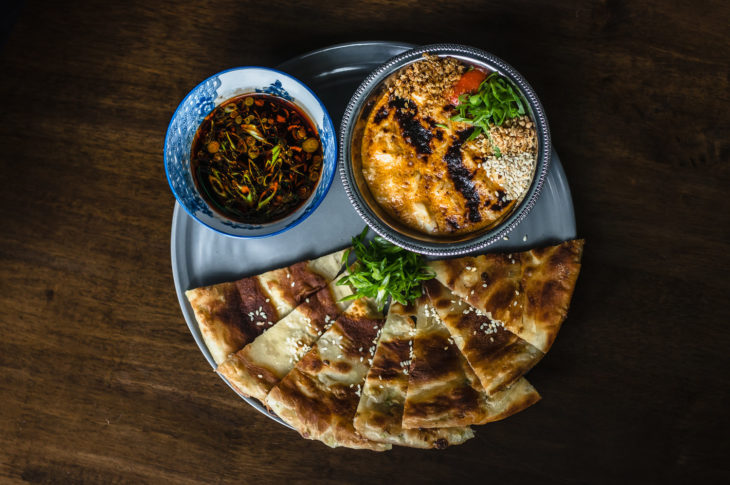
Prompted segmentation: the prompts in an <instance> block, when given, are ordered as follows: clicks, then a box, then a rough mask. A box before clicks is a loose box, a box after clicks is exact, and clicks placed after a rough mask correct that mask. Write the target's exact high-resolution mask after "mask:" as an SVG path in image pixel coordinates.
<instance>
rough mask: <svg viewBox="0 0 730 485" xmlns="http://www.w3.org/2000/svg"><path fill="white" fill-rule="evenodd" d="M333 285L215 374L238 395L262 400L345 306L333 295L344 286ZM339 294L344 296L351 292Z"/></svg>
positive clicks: (223, 364) (281, 321)
mask: <svg viewBox="0 0 730 485" xmlns="http://www.w3.org/2000/svg"><path fill="white" fill-rule="evenodd" d="M333 285H334V283H331V284H330V285H327V286H325V287H324V288H322V289H321V290H319V291H318V292H316V293H314V294H313V295H311V296H309V297H307V298H305V300H304V302H303V303H302V304H300V305H299V306H297V307H296V308H295V309H294V310H293V311H292V312H291V313H290V314H289V315H287V316H286V317H284V318H283V319H281V320H279V321H278V322H277V323H276V324H274V326H273V327H271V328H270V329H269V330H268V331H267V332H266V333H265V334H263V335H261V336H260V337H259V338H257V339H256V340H254V341H253V342H250V343H249V344H248V345H246V346H245V347H244V348H242V349H241V350H239V351H238V352H236V353H235V354H231V355H230V356H229V357H228V359H226V360H225V361H224V362H222V363H221V364H220V365H219V366H218V368H217V369H216V371H217V372H218V373H219V374H221V375H223V376H224V377H225V378H226V379H227V380H228V382H229V383H230V384H231V385H232V386H233V387H234V388H235V389H236V390H237V391H238V392H239V393H241V394H243V395H244V396H251V397H255V398H256V399H258V400H260V401H263V400H264V399H265V398H266V395H267V394H268V393H269V391H270V390H271V388H272V387H274V386H275V385H276V384H277V383H278V382H279V381H280V380H281V379H282V378H284V376H285V375H286V374H287V373H288V372H289V371H291V369H292V368H293V367H294V365H296V363H297V362H298V360H299V357H301V356H302V355H303V354H304V353H306V352H307V351H308V350H309V348H310V347H311V345H312V344H313V343H314V342H315V341H316V340H317V339H318V338H319V335H321V334H322V333H323V332H324V331H325V330H327V329H328V328H329V327H330V325H331V324H332V323H334V321H335V319H336V318H337V316H338V315H339V314H340V313H341V311H342V309H344V308H346V307H347V304H346V303H338V302H337V299H338V298H337V296H336V295H334V294H333V291H334V290H340V289H342V288H346V287H341V286H333ZM342 294H343V295H344V296H347V295H348V294H350V292H349V291H347V292H342ZM282 360H283V361H282Z"/></svg>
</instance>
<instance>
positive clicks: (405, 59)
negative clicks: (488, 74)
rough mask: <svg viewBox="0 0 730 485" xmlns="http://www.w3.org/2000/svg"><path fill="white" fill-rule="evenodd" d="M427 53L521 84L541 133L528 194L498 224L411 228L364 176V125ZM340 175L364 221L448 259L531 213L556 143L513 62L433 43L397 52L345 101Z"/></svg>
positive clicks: (421, 250) (408, 245) (496, 237)
mask: <svg viewBox="0 0 730 485" xmlns="http://www.w3.org/2000/svg"><path fill="white" fill-rule="evenodd" d="M425 53H428V54H432V55H437V56H439V57H453V58H456V59H459V60H462V61H465V62H467V63H469V64H473V65H476V66H481V67H483V68H486V69H487V70H489V71H495V72H498V73H500V74H501V75H502V76H504V77H506V78H508V79H509V80H510V81H512V83H513V84H514V85H515V86H516V87H517V88H519V90H520V91H521V93H522V95H523V96H524V98H525V99H526V100H527V103H528V105H529V109H528V111H529V114H530V116H531V117H532V119H533V121H534V123H535V127H536V131H537V137H538V153H537V160H536V162H535V172H534V174H533V177H532V183H531V184H530V187H529V189H528V190H527V193H526V194H525V196H524V197H523V198H522V201H521V202H520V203H519V204H517V205H516V206H515V207H514V209H513V210H512V212H511V213H509V214H508V215H507V216H506V217H504V218H503V219H502V221H501V222H499V223H498V224H497V225H495V226H492V227H487V228H485V229H482V230H479V231H475V232H472V233H468V234H463V235H458V236H445V237H444V236H430V235H428V234H424V233H421V232H418V231H416V230H414V229H411V228H409V227H407V226H405V225H404V224H402V223H401V222H399V221H398V220H396V219H394V218H393V217H391V216H390V215H389V214H388V213H387V212H386V211H385V210H383V209H382V208H381V207H380V206H379V205H378V204H377V202H376V201H375V199H374V197H373V196H372V194H371V193H370V190H369V188H368V185H367V183H366V181H365V178H364V177H363V175H362V160H361V158H360V146H361V144H362V134H363V131H364V127H365V123H366V121H367V119H368V115H369V114H370V112H371V110H372V107H373V106H374V104H375V101H376V100H377V99H378V97H379V96H380V95H381V94H382V93H383V91H384V90H386V89H387V88H388V87H389V85H390V84H391V83H392V81H393V80H394V79H395V78H396V76H395V75H396V74H397V73H399V72H400V71H401V70H402V69H404V68H406V67H407V66H408V65H410V64H412V63H414V62H416V61H418V60H420V59H421V58H422V56H423V54H425ZM339 142H340V150H339V152H340V176H341V177H342V183H343V184H344V186H345V192H346V193H347V196H348V198H349V199H350V202H352V205H353V206H354V207H355V210H356V211H357V213H358V214H359V215H360V217H362V218H363V220H364V221H365V223H366V224H367V225H368V226H370V228H372V229H373V230H374V231H375V232H376V233H378V234H379V235H381V236H382V237H384V238H385V239H387V240H388V241H390V242H392V243H393V244H396V245H398V246H401V247H403V248H405V249H408V250H410V251H414V252H417V253H421V254H427V255H430V256H438V257H448V256H457V255H462V254H467V253H472V252H475V251H478V250H480V249H483V248H485V247H487V246H489V245H490V244H493V243H494V242H496V241H499V240H500V239H502V238H503V237H505V236H506V235H507V234H508V233H509V232H510V231H512V230H513V229H514V228H515V227H516V226H517V225H518V224H519V223H520V222H521V221H522V220H523V219H524V218H525V216H526V215H527V214H528V213H529V212H530V210H531V209H532V207H533V206H534V205H535V202H537V199H538V198H539V196H540V190H541V189H542V185H543V182H544V181H545V176H546V175H547V172H548V168H549V166H550V156H551V152H552V146H551V143H550V129H549V127H548V122H547V118H546V117H545V112H544V110H543V108H542V104H540V101H539V100H538V98H537V95H536V94H535V91H534V90H533V89H532V87H531V86H530V85H529V84H528V83H527V81H526V80H525V78H523V77H522V75H521V74H520V73H518V72H517V71H516V70H515V69H514V68H513V67H512V66H510V65H509V64H507V63H506V62H504V61H503V60H502V59H500V58H498V57H496V56H494V55H492V54H489V53H488V52H485V51H483V50H480V49H476V48H474V47H468V46H463V45H458V44H434V45H427V46H423V47H418V48H416V49H412V50H409V51H406V52H404V53H403V54H400V55H397V56H395V57H393V58H392V59H390V60H389V61H387V62H386V63H385V64H382V65H381V66H380V67H378V68H377V69H375V70H374V71H373V72H372V73H371V74H370V75H369V76H368V77H367V78H366V79H365V80H364V81H363V82H362V83H361V84H360V86H359V87H358V88H357V91H355V94H354V95H353V96H352V98H351V99H350V102H349V103H348V105H347V108H346V110H345V114H344V115H343V117H342V125H341V127H340V140H339Z"/></svg>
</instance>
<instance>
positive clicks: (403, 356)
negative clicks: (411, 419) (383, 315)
mask: <svg viewBox="0 0 730 485" xmlns="http://www.w3.org/2000/svg"><path fill="white" fill-rule="evenodd" d="M410 316H411V313H410V312H409V311H408V310H407V309H406V308H405V307H404V306H403V305H400V304H399V303H392V304H391V305H390V311H389V312H388V318H387V320H386V322H385V326H384V327H383V332H382V335H381V337H380V340H379V342H378V346H377V349H376V351H375V356H374V357H373V365H372V366H371V367H370V370H369V371H368V375H367V378H366V380H365V385H364V387H363V391H362V396H361V397H360V403H359V404H358V408H357V413H356V414H355V419H354V422H353V425H354V426H355V429H356V430H357V431H359V432H360V434H362V435H363V436H365V437H366V438H369V439H371V440H373V441H380V442H385V443H392V444H394V445H401V446H410V447H415V448H438V449H442V448H445V447H447V446H449V445H453V444H460V443H463V442H464V441H466V440H468V439H469V438H472V437H473V436H474V433H473V431H472V430H471V429H470V428H468V427H461V428H431V429H422V428H415V429H403V427H402V425H401V423H402V420H403V405H404V403H405V399H406V390H407V388H408V368H409V364H410V346H411V342H412V339H413V334H415V328H414V327H415V325H414V324H413V322H412V321H411V319H410Z"/></svg>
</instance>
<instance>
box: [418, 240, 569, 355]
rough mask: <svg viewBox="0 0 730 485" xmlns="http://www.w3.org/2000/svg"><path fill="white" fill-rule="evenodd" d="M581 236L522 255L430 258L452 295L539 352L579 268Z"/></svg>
mask: <svg viewBox="0 0 730 485" xmlns="http://www.w3.org/2000/svg"><path fill="white" fill-rule="evenodd" d="M582 253H583V240H582V239H575V240H572V241H566V242H563V243H561V244H558V245H556V246H550V247H547V248H543V249H533V250H530V251H526V252H522V253H511V254H485V255H481V256H477V257H464V258H458V259H450V260H441V261H432V262H431V263H429V265H430V267H431V269H433V270H434V271H435V272H436V278H437V279H438V280H439V281H440V282H441V283H442V284H444V285H445V286H447V287H448V288H449V289H451V290H452V291H453V292H454V294H456V295H457V296H459V297H460V298H462V299H464V300H466V301H467V302H468V303H469V304H471V305H472V306H474V307H475V308H477V309H479V310H481V311H482V312H484V313H485V314H486V315H487V316H488V317H489V318H490V319H492V320H496V321H498V322H501V323H503V324H504V327H505V328H506V329H507V330H509V331H510V332H512V333H514V334H515V335H517V336H518V337H520V338H522V339H524V340H526V341H528V342H529V343H531V344H532V345H534V346H535V347H537V348H538V349H539V350H540V351H542V352H547V351H548V350H549V349H550V346H551V345H552V344H553V342H554V340H555V337H556V335H557V333H558V331H559V330H560V325H561V324H562V322H563V320H564V319H565V316H566V315H567V311H568V306H569V305H570V299H571V297H572V295H573V289H574V287H575V282H576V279H577V278H578V273H579V271H580V259H581V256H582Z"/></svg>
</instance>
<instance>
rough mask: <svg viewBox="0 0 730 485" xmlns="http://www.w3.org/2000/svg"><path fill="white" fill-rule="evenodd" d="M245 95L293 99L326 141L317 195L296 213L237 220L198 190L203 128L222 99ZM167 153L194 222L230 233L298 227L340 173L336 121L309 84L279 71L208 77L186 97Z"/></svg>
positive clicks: (175, 187)
mask: <svg viewBox="0 0 730 485" xmlns="http://www.w3.org/2000/svg"><path fill="white" fill-rule="evenodd" d="M246 93H267V94H271V95H272V96H278V97H281V98H284V99H286V100H287V101H291V102H293V103H294V104H296V105H297V106H298V107H299V108H301V109H302V110H303V111H304V112H305V113H306V114H307V115H309V117H310V119H311V120H312V122H314V124H315V125H316V128H317V132H318V133H319V137H320V141H321V142H322V151H323V155H324V160H323V163H322V175H321V176H320V178H319V183H318V184H317V186H316V187H315V190H314V193H313V194H312V196H310V198H309V200H307V202H306V203H305V204H303V205H302V206H301V207H299V208H298V209H297V210H296V211H294V212H293V213H292V214H290V215H288V216H286V217H284V218H283V219H279V220H277V221H274V222H271V223H267V224H246V223H241V222H234V221H231V220H229V219H226V218H225V217H223V216H222V215H220V214H218V213H217V212H215V211H213V210H211V209H210V207H208V205H207V204H206V203H205V201H204V200H203V199H202V197H201V196H200V194H199V193H198V191H197V189H196V187H195V182H194V181H193V176H192V173H191V170H190V147H191V145H192V142H193V138H194V137H195V132H196V131H197V129H198V126H200V124H201V123H202V122H203V120H204V119H205V117H206V116H207V115H208V113H210V112H211V111H213V109H214V108H215V107H216V106H218V105H219V104H221V103H222V102H223V101H225V100H227V99H230V98H232V97H234V96H239V95H241V94H246ZM164 157H165V172H166V174H167V181H168V182H169V184H170V188H171V189H172V192H173V194H174V195H175V198H176V199H177V201H178V202H179V203H180V205H181V206H182V207H183V208H184V209H185V211H186V212H187V213H188V214H190V215H191V216H192V217H193V218H194V219H195V220H197V221H198V222H200V223H201V224H204V225H206V226H208V227H209V228H211V229H213V230H214V231H217V232H220V233H222V234H226V235H229V236H234V237H242V238H251V237H267V236H273V235H274V234H279V233H281V232H283V231H286V230H287V229H290V228H292V227H294V226H296V225H297V224H299V223H300V222H302V221H303V220H304V219H306V218H307V217H308V216H309V215H310V214H311V213H312V212H314V210H315V209H316V208H317V207H318V206H319V204H320V203H321V202H322V200H323V199H324V197H325V196H326V195H327V191H328V190H329V188H330V186H331V185H332V180H333V178H334V175H335V168H336V166H337V145H336V143H335V130H334V126H333V124H332V119H331V118H330V116H329V114H328V113H327V110H326V108H325V107H324V105H323V104H322V102H321V101H320V100H319V98H317V96H316V95H315V94H314V93H313V92H312V91H311V90H310V89H309V88H308V87H307V86H305V85H304V84H302V83H301V82H300V81H298V80H297V79H295V78H293V77H292V76H289V75H288V74H285V73H283V72H280V71H277V70H275V69H268V68H263V67H240V68H234V69H229V70H227V71H223V72H221V73H218V74H216V75H214V76H211V77H209V78H208V79H206V80H205V81H203V82H202V83H200V84H198V85H197V86H196V87H195V88H194V89H193V90H192V91H191V92H190V93H189V94H188V95H187V96H186V97H185V99H183V101H182V102H181V103H180V105H179V106H178V108H177V110H176V111H175V114H173V115H172V120H171V121H170V125H169V127H168V129H167V135H166V136H165V149H164Z"/></svg>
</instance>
